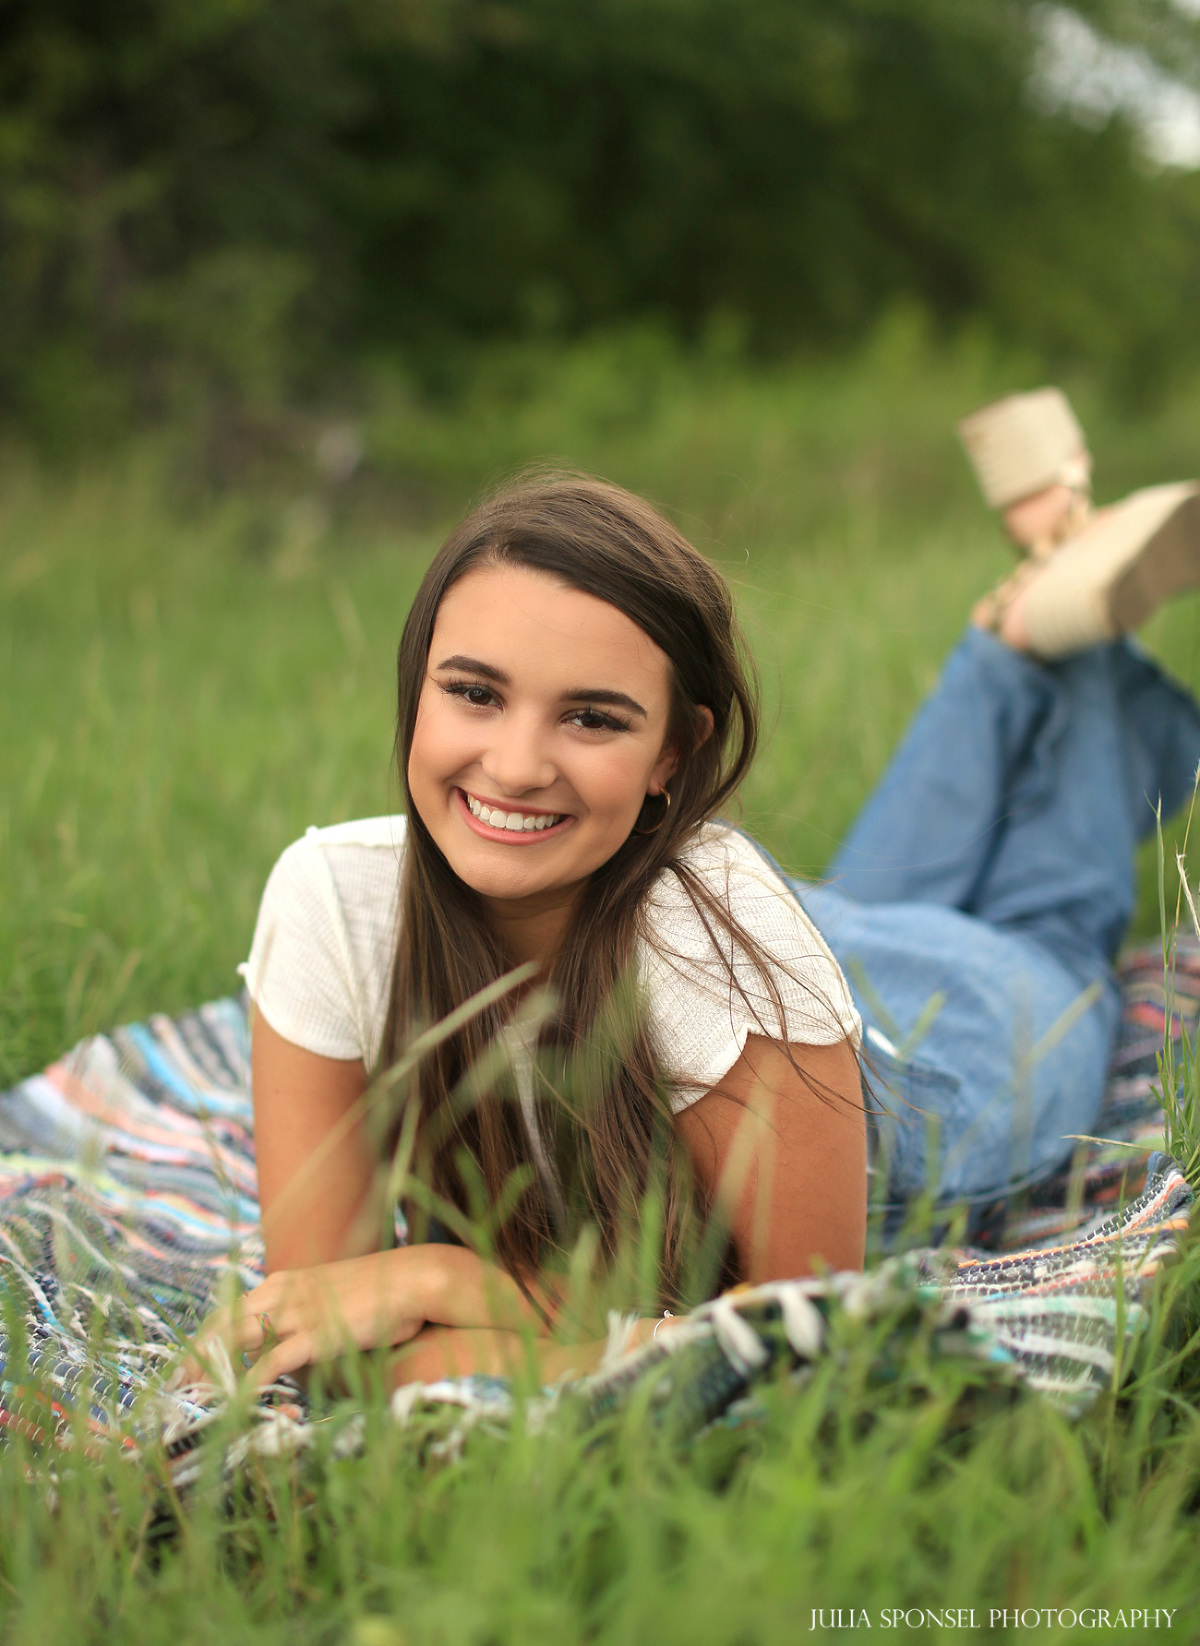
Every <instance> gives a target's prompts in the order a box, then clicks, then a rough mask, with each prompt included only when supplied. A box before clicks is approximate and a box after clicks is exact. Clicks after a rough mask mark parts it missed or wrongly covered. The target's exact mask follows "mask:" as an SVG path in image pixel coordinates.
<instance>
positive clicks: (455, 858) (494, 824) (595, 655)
mask: <svg viewBox="0 0 1200 1646" xmlns="http://www.w3.org/2000/svg"><path fill="white" fill-rule="evenodd" d="M669 712H670V665H669V663H668V660H667V657H666V654H665V653H664V652H662V651H661V650H660V649H659V648H658V646H656V645H655V643H654V642H653V641H652V640H651V639H650V637H649V636H648V635H647V634H645V633H644V631H643V630H641V629H639V628H638V626H637V624H636V623H634V622H633V621H632V620H631V619H630V618H628V617H626V616H625V614H624V613H623V612H620V611H618V610H617V608H616V607H615V606H610V605H608V603H607V602H606V601H603V600H599V599H597V598H596V597H595V596H593V595H590V594H582V593H581V592H580V591H579V590H578V589H573V588H570V587H568V586H567V585H565V584H563V583H560V582H558V581H557V580H556V579H555V578H553V577H550V576H547V575H544V574H543V573H541V572H534V571H530V570H528V569H527V568H526V567H523V566H511V565H499V566H489V567H482V568H480V569H478V570H476V571H473V572H469V573H468V574H467V575H466V576H465V577H463V578H462V579H461V580H460V581H459V582H458V583H456V584H455V585H454V586H453V587H452V588H451V589H450V591H449V593H448V594H447V595H446V596H445V598H444V599H443V601H442V604H441V606H440V608H439V610H438V615H437V621H436V624H435V625H434V631H433V640H432V643H431V645H430V648H429V660H428V663H427V666H426V673H425V680H424V682H423V684H422V688H421V695H420V700H419V703H418V707H417V718H416V726H415V729H414V732H413V739H412V747H411V749H410V750H409V756H408V782H409V788H410V790H411V793H412V799H413V803H414V805H415V806H416V809H417V811H418V812H419V813H420V815H421V820H422V822H423V823H424V824H425V827H426V828H427V829H428V830H429V833H430V834H431V835H432V836H433V838H434V840H435V841H436V842H437V844H438V846H439V847H440V849H441V851H442V853H443V855H444V856H445V858H446V861H447V862H448V863H449V864H450V866H451V868H452V869H453V870H454V872H455V873H456V874H457V875H458V876H459V878H460V879H461V880H463V881H465V882H466V884H467V885H468V886H471V887H473V888H474V889H475V891H477V892H479V893H480V894H481V895H482V896H484V897H485V898H488V899H489V900H493V901H494V902H496V903H499V904H509V903H520V902H523V901H525V900H532V902H533V903H534V904H536V905H537V906H538V907H544V908H545V909H547V910H549V909H552V908H555V907H558V908H569V906H570V903H571V901H572V899H573V896H574V894H575V892H576V891H577V890H578V888H579V887H580V885H581V884H582V883H583V882H584V881H585V880H586V879H587V877H588V876H589V875H590V874H592V873H593V871H594V870H596V869H597V868H599V867H600V865H601V864H602V863H604V862H606V861H607V860H608V859H609V858H610V857H611V856H612V855H613V853H614V852H616V851H617V849H618V848H619V847H620V846H621V844H622V843H623V842H624V841H625V840H626V839H627V838H628V836H629V834H630V832H631V830H632V829H633V826H634V824H635V823H636V821H637V817H638V813H639V811H640V810H641V806H642V803H643V801H644V800H645V798H646V796H647V794H652V795H653V794H660V793H661V792H662V789H663V785H664V784H665V783H666V781H667V779H668V778H669V777H670V775H671V773H672V771H673V770H674V768H675V758H674V754H673V752H672V751H671V750H669V749H668V748H667V747H666V737H667V722H668V715H669ZM498 912H500V911H498ZM530 912H532V910H531V911H530Z"/></svg>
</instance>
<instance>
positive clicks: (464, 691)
mask: <svg viewBox="0 0 1200 1646" xmlns="http://www.w3.org/2000/svg"><path fill="white" fill-rule="evenodd" d="M442 690H443V691H444V692H445V693H446V694H447V695H448V696H449V697H461V698H462V700H463V702H464V703H469V704H470V705H471V707H472V708H473V709H486V708H488V707H489V706H490V705H491V704H492V703H494V702H495V700H496V699H495V694H494V693H493V692H492V690H491V688H490V687H488V686H480V685H477V684H476V683H475V682H474V681H472V680H451V681H447V682H446V684H445V685H443V687H442Z"/></svg>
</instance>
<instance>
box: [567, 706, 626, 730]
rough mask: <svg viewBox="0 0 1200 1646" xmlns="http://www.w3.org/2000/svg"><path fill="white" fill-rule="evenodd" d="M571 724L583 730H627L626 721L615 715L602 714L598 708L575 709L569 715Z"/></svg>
mask: <svg viewBox="0 0 1200 1646" xmlns="http://www.w3.org/2000/svg"><path fill="white" fill-rule="evenodd" d="M571 724H572V725H574V726H578V727H580V728H581V730H583V731H585V732H627V731H628V730H629V726H628V724H627V722H626V721H624V720H618V719H617V718H616V716H615V715H611V714H602V713H601V712H600V710H599V709H576V710H575V713H574V714H573V715H572V716H571Z"/></svg>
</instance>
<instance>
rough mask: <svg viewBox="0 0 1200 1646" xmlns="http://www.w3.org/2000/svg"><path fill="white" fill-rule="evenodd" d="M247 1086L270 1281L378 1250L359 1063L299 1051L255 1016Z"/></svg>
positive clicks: (374, 1169)
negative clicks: (286, 1272) (250, 1093)
mask: <svg viewBox="0 0 1200 1646" xmlns="http://www.w3.org/2000/svg"><path fill="white" fill-rule="evenodd" d="M250 1080H251V1089H252V1091H253V1093H254V1146H255V1153H256V1156H257V1161H258V1197H259V1207H260V1211H261V1216H262V1226H263V1241H264V1244H265V1247H266V1260H267V1261H266V1268H267V1273H268V1275H270V1274H274V1273H275V1272H276V1271H277V1270H280V1269H302V1268H309V1267H312V1266H313V1265H315V1264H320V1263H333V1262H336V1261H337V1260H338V1259H340V1258H346V1257H357V1256H360V1255H362V1254H364V1253H367V1252H373V1251H377V1250H378V1249H379V1246H380V1233H381V1230H382V1227H383V1219H382V1207H381V1206H380V1205H379V1203H378V1201H377V1198H376V1195H375V1193H374V1191H375V1187H376V1182H377V1178H378V1162H377V1161H376V1160H375V1159H374V1158H373V1157H372V1153H371V1149H370V1146H369V1142H368V1135H367V1129H366V1126H365V1124H364V1118H365V1117H364V1115H363V1109H362V1097H363V1094H364V1092H365V1091H366V1089H367V1072H366V1070H365V1068H364V1067H363V1064H362V1061H361V1059H357V1058H356V1059H355V1060H354V1061H352V1062H342V1061H341V1060H340V1059H337V1058H332V1057H320V1056H318V1054H317V1053H316V1052H309V1051H305V1050H304V1049H303V1047H301V1046H297V1045H294V1044H293V1042H292V1041H290V1040H285V1039H284V1037H283V1036H282V1035H281V1034H277V1033H276V1031H275V1030H274V1029H273V1028H272V1027H271V1025H270V1024H269V1023H268V1022H267V1020H266V1018H265V1017H264V1016H263V1015H262V1013H261V1012H256V1013H255V1017H254V1029H253V1038H252V1043H251V1052H250ZM373 1213H375V1214H377V1215H372V1214H373Z"/></svg>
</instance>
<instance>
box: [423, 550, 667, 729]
mask: <svg viewBox="0 0 1200 1646" xmlns="http://www.w3.org/2000/svg"><path fill="white" fill-rule="evenodd" d="M454 654H461V655H466V656H469V657H472V658H475V659H477V660H478V661H480V662H486V663H490V664H492V665H493V666H494V667H497V668H499V669H502V670H503V671H504V673H505V674H508V675H510V676H511V677H512V678H513V679H514V680H515V681H520V680H522V679H525V680H528V681H529V682H530V683H532V682H534V681H535V680H536V681H540V682H543V683H547V684H550V683H554V684H556V685H557V688H558V689H560V690H570V689H572V688H574V687H576V686H583V687H600V686H612V687H616V688H618V689H620V690H623V691H629V690H630V689H631V684H630V683H631V681H636V682H637V683H638V684H639V685H640V687H641V688H642V690H644V691H647V692H651V693H658V694H660V695H661V696H662V697H663V698H664V699H665V697H666V696H667V695H668V692H669V686H670V672H671V670H670V662H669V660H668V658H667V655H666V653H665V652H664V651H663V650H662V649H661V648H660V647H659V646H658V645H656V643H655V642H654V641H653V640H651V638H650V636H649V635H648V634H647V633H646V631H645V630H644V629H641V628H639V627H638V625H637V624H636V623H635V622H634V621H633V619H632V618H631V617H627V616H626V615H625V613H624V612H623V611H620V610H618V608H617V607H616V606H613V605H610V603H609V602H608V601H607V600H601V599H599V598H598V597H597V596H596V595H593V594H585V593H584V592H583V591H582V590H581V589H575V588H572V587H571V586H570V585H569V584H566V583H562V582H560V581H559V580H558V579H557V578H555V577H551V576H549V575H548V574H546V573H544V572H538V571H532V570H530V568H529V567H527V566H505V565H500V566H481V567H479V568H478V569H476V570H475V571H471V572H468V573H467V575H466V576H465V577H463V578H460V580H459V581H458V582H457V583H455V584H454V586H453V587H452V588H451V589H450V590H449V591H448V592H447V593H446V594H445V595H444V596H443V599H442V603H441V605H440V606H439V607H438V614H437V620H436V622H435V623H434V629H433V639H432V642H431V644H430V650H429V663H430V667H431V668H436V667H437V666H438V664H439V663H440V662H441V660H442V659H443V658H444V657H448V656H451V655H454ZM559 677H561V678H559ZM568 677H569V678H568ZM635 695H636V694H635ZM642 701H645V699H642ZM647 707H649V704H647Z"/></svg>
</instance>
